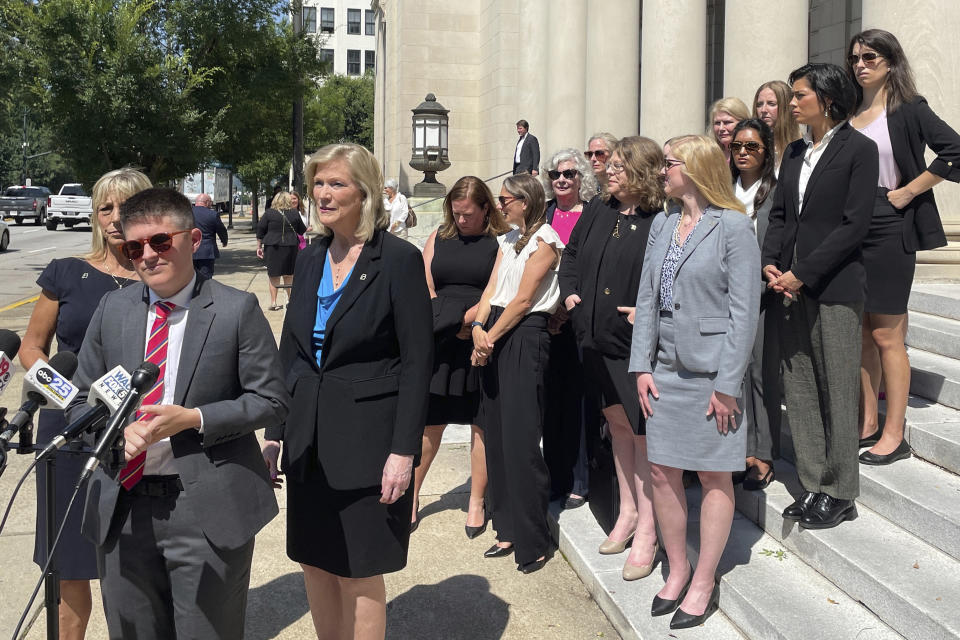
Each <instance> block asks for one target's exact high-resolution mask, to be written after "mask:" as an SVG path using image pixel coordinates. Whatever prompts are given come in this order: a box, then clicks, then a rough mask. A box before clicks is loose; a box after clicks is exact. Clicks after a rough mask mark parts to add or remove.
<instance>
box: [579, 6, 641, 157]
mask: <svg viewBox="0 0 960 640" xmlns="http://www.w3.org/2000/svg"><path fill="white" fill-rule="evenodd" d="M586 59H587V78H586V91H585V92H584V99H585V101H586V105H585V108H586V119H585V121H584V134H585V135H586V136H587V137H589V136H591V135H593V134H594V133H598V132H600V131H609V132H610V133H612V134H613V135H615V136H617V137H618V138H622V137H624V136H632V135H636V133H637V130H638V127H639V125H640V122H639V120H640V3H639V2H637V0H603V1H602V2H591V3H590V4H589V7H588V13H587V58H586ZM586 144H587V140H586V138H585V139H584V140H583V142H581V143H580V145H581V146H582V147H586ZM581 146H578V148H581Z"/></svg>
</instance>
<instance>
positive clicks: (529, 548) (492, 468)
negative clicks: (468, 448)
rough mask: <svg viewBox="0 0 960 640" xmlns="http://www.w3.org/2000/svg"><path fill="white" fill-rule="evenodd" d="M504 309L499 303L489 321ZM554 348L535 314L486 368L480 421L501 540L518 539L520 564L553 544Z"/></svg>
mask: <svg viewBox="0 0 960 640" xmlns="http://www.w3.org/2000/svg"><path fill="white" fill-rule="evenodd" d="M502 313H503V308H501V307H493V309H492V312H491V315H490V319H489V321H488V326H493V324H494V323H495V322H496V320H497V318H499V317H500V315H501V314H502ZM549 353H550V334H549V333H547V317H546V315H545V314H538V313H534V314H529V315H527V316H525V317H524V318H523V320H521V321H520V323H519V324H518V325H517V326H516V327H514V328H513V329H512V330H511V331H510V332H509V333H507V334H506V335H505V336H504V337H503V338H501V340H500V342H499V344H497V345H496V348H495V349H494V352H493V357H492V359H491V361H490V362H489V363H488V364H487V366H485V367H484V368H483V376H482V400H481V402H482V405H481V410H480V420H479V422H480V425H481V426H482V427H483V429H484V436H485V439H486V455H487V478H488V483H489V484H488V491H489V496H490V501H491V502H492V506H493V527H494V529H496V531H497V539H498V540H500V541H502V542H512V543H513V545H514V549H515V551H514V554H515V555H514V557H515V559H516V561H517V563H518V564H527V563H529V562H533V561H535V560H536V559H537V558H539V557H540V556H542V555H544V554H546V553H547V551H548V550H549V549H550V546H551V544H552V542H551V539H550V530H549V528H548V526H547V505H548V502H549V494H550V474H549V472H548V471H547V464H546V463H545V462H544V460H543V456H542V455H541V453H540V438H541V436H542V435H543V413H544V374H545V370H546V366H547V362H548V359H549Z"/></svg>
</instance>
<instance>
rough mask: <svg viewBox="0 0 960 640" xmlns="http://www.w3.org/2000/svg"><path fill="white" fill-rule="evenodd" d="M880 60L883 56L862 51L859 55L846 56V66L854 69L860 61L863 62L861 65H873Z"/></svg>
mask: <svg viewBox="0 0 960 640" xmlns="http://www.w3.org/2000/svg"><path fill="white" fill-rule="evenodd" d="M880 58H883V56H882V55H880V54H879V53H877V52H876V51H864V52H863V53H861V54H860V55H857V54H855V53H851V54H850V55H848V56H847V64H849V65H850V66H851V67H855V66H856V65H857V63H858V62H860V61H861V60H863V64H873V63H874V62H876V61H877V60H878V59H880Z"/></svg>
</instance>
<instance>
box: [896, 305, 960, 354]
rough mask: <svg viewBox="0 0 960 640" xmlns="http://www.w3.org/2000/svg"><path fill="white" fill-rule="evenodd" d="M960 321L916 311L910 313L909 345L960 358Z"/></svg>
mask: <svg viewBox="0 0 960 640" xmlns="http://www.w3.org/2000/svg"><path fill="white" fill-rule="evenodd" d="M958 336H960V321H958V320H954V319H952V318H943V317H940V316H934V315H930V314H928V313H921V312H918V311H915V312H913V313H911V314H910V325H909V327H908V328H907V345H909V346H911V347H916V348H918V349H923V350H924V351H929V352H931V353H936V354H939V355H942V356H947V357H948V358H957V359H960V339H958Z"/></svg>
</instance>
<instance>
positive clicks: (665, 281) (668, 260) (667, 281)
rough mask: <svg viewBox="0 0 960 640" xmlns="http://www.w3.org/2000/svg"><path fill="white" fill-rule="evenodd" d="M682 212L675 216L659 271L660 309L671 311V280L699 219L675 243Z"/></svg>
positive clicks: (674, 277) (675, 273) (673, 278)
mask: <svg viewBox="0 0 960 640" xmlns="http://www.w3.org/2000/svg"><path fill="white" fill-rule="evenodd" d="M682 219H683V214H681V215H679V216H677V224H676V225H675V226H674V227H673V237H672V238H671V240H670V248H669V249H667V255H666V257H664V259H663V270H662V271H661V272H660V311H673V281H674V280H675V279H676V276H677V265H679V264H680V258H682V257H683V251H684V249H686V248H687V243H688V242H690V238H692V237H693V232H694V231H696V230H697V225H699V224H700V220H703V216H702V215H701V216H700V220H697V222H696V224H694V225H693V229H691V230H690V233H688V234H687V237H686V239H685V240H684V241H683V244H677V234H678V232H679V230H680V220H682Z"/></svg>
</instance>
